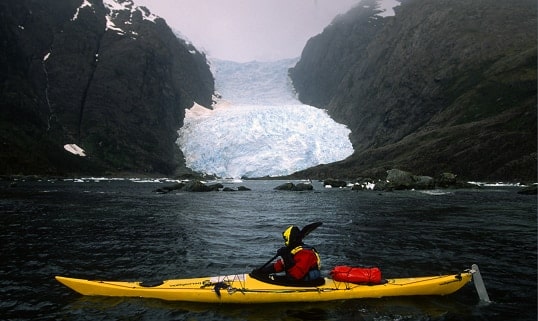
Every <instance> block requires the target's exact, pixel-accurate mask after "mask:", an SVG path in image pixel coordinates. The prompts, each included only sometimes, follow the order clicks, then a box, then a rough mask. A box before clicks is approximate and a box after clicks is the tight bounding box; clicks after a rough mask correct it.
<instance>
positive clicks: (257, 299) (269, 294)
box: [56, 270, 473, 304]
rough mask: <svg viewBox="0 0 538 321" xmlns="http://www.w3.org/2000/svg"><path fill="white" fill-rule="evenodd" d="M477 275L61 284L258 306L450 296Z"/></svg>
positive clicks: (89, 291)
mask: <svg viewBox="0 0 538 321" xmlns="http://www.w3.org/2000/svg"><path fill="white" fill-rule="evenodd" d="M472 274H473V270H468V271H465V272H462V273H458V274H450V275H440V276H425V277H412V278H394V279H387V280H386V283H383V284H377V285H361V284H354V283H347V282H339V281H335V280H333V279H330V278H325V284H324V285H321V286H310V287H306V286H305V287H300V286H299V287H298V286H282V285H275V284H269V283H266V282H262V281H259V280H257V279H255V278H253V277H251V276H250V275H248V274H235V275H226V276H215V277H204V278H189V279H176V280H166V281H163V282H162V283H161V284H159V285H155V286H144V283H143V282H119V281H93V280H84V279H76V278H68V277H62V276H56V280H58V281H59V282H60V283H62V284H64V285H65V286H67V287H69V288H71V289H72V290H74V291H76V292H78V293H80V294H83V295H99V296H121V297H142V298H155V299H162V300H169V301H186V302H204V303H239V304H257V303H274V302H315V301H333V300H348V299H361V298H381V297H390V296H419V295H447V294H451V293H454V292H456V291H458V290H459V289H460V288H462V287H463V286H464V285H465V284H467V283H469V282H470V281H471V280H472Z"/></svg>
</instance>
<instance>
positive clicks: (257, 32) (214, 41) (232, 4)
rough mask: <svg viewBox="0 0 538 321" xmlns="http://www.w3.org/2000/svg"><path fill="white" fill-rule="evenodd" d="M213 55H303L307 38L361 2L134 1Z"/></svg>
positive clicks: (267, 57)
mask: <svg viewBox="0 0 538 321" xmlns="http://www.w3.org/2000/svg"><path fill="white" fill-rule="evenodd" d="M134 2H135V4H137V5H139V6H145V7H147V8H149V10H150V11H151V12H152V13H153V14H155V15H157V16H160V17H162V18H164V19H165V20H166V22H167V23H168V25H169V26H170V27H172V28H173V29H174V30H177V31H179V32H181V33H182V34H183V35H184V36H185V37H186V38H187V40H189V41H191V42H192V43H193V44H194V46H196V48H198V49H199V50H202V51H204V52H206V54H207V55H208V56H209V57H210V58H219V59H225V60H232V61H238V62H246V61H252V60H258V61H272V60H278V59H283V58H295V57H299V56H300V55H301V51H302V49H303V47H304V45H305V44H306V41H307V40H308V39H309V38H311V37H313V36H315V35H317V34H319V33H320V32H321V31H323V28H325V27H326V26H327V25H329V24H330V22H331V21H332V20H333V18H334V17H335V16H336V15H338V14H342V13H345V12H347V11H348V10H349V9H350V8H352V7H353V6H354V5H356V4H358V3H359V2H360V0H134Z"/></svg>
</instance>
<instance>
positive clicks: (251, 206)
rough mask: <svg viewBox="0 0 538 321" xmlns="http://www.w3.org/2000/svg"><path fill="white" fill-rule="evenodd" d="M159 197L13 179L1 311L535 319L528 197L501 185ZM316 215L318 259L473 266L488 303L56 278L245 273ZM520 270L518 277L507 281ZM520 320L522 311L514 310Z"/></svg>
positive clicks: (401, 269) (466, 296)
mask: <svg viewBox="0 0 538 321" xmlns="http://www.w3.org/2000/svg"><path fill="white" fill-rule="evenodd" d="M280 183H281V182H275V181H245V182H241V183H239V184H240V185H245V186H247V187H249V188H251V189H252V190H251V191H248V192H210V193H176V194H165V195H161V194H155V193H152V192H151V191H152V190H153V189H155V188H156V187H158V186H162V184H159V183H150V182H148V183H140V182H132V181H99V182H85V183H77V182H60V181H56V182H28V183H24V182H19V183H18V184H17V185H16V186H14V187H8V186H7V184H6V183H3V184H4V185H3V186H2V187H1V188H0V212H1V216H0V242H1V244H2V245H1V251H0V254H1V257H2V263H0V272H1V275H2V278H1V279H0V282H1V283H0V285H1V287H0V295H1V297H2V300H1V301H0V313H1V315H2V316H3V318H5V319H12V320H16V319H19V320H25V319H48V320H58V319H61V320H96V319H102V320H111V319H136V320H236V319H237V320H508V319H514V318H517V319H518V320H535V318H536V198H535V197H529V196H521V195H518V194H517V193H516V189H514V188H510V187H501V188H499V187H495V189H493V188H489V189H488V188H484V189H480V190H451V191H447V192H446V193H443V192H436V193H420V192H413V191H406V192H393V193H378V192H372V191H368V192H355V191H350V190H339V189H331V190H325V189H323V188H322V187H321V185H320V184H319V183H317V182H315V184H316V185H315V190H314V191H313V192H284V191H274V190H273V187H275V186H277V185H279V184H280ZM315 221H322V222H324V225H323V226H321V227H319V228H318V229H317V230H316V231H314V232H313V233H311V234H310V235H309V236H308V239H307V242H308V243H309V244H311V245H313V246H315V247H316V248H317V249H318V251H319V252H320V253H321V255H322V269H323V272H324V273H327V272H328V271H329V270H330V269H331V268H332V267H333V266H335V265H341V264H349V265H375V266H379V267H380V268H381V269H382V271H383V274H384V276H385V277H398V276H402V277H404V276H419V275H431V274H444V273H451V272H458V271H461V270H463V269H466V268H470V266H471V264H472V263H478V264H479V265H480V268H481V271H482V275H483V277H484V280H485V282H486V286H487V288H488V292H489V295H490V297H491V299H492V300H493V301H494V303H493V304H490V305H487V306H483V305H480V304H479V302H478V296H477V294H476V292H475V290H474V288H473V287H472V286H471V285H469V286H467V287H465V288H464V289H462V290H461V291H460V292H458V293H456V294H454V295H450V296H448V297H422V298H384V299H377V300H351V301H338V302H328V303H305V304H271V305H263V306H240V307H238V306H226V305H204V304H192V303H181V302H165V301H159V300H147V299H126V298H99V297H83V296H80V295H78V294H76V293H74V292H72V291H71V290H69V289H67V288H65V287H63V286H61V285H60V284H58V283H57V282H56V281H54V278H53V277H54V275H66V276H73V277H82V278H90V279H110V280H157V279H171V278H180V277H197V276H209V275H224V274H233V273H239V272H248V271H250V270H252V269H253V268H255V267H258V266H260V265H261V264H263V263H265V262H266V261H267V260H268V258H270V257H272V256H273V255H274V253H275V250H276V249H278V248H279V247H280V246H282V244H281V242H282V240H281V234H280V233H281V232H282V230H283V229H285V228H286V227H287V226H288V225H289V224H298V225H300V226H304V225H305V224H308V223H311V222H315ZM516 275H517V277H515V276H516ZM516 316H517V317H516Z"/></svg>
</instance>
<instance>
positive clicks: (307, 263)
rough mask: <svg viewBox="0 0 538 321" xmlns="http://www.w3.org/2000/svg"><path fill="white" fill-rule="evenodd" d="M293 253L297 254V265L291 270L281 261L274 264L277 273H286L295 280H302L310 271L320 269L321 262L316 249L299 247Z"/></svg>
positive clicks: (294, 257) (295, 257)
mask: <svg viewBox="0 0 538 321" xmlns="http://www.w3.org/2000/svg"><path fill="white" fill-rule="evenodd" d="M291 253H292V254H293V253H295V254H294V255H293V260H294V261H295V264H294V265H293V266H292V267H291V268H286V267H285V266H284V261H283V260H282V259H279V260H278V261H276V262H275V264H274V268H275V271H276V272H277V273H278V272H282V271H286V274H287V275H289V276H291V277H293V278H294V279H296V280H302V279H303V278H304V277H305V276H306V275H307V274H308V272H309V271H310V270H312V269H319V264H320V260H319V256H318V255H317V253H316V252H315V250H314V249H310V248H303V247H297V248H295V249H293V250H292V251H291Z"/></svg>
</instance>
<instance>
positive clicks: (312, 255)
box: [261, 225, 321, 281]
mask: <svg viewBox="0 0 538 321" xmlns="http://www.w3.org/2000/svg"><path fill="white" fill-rule="evenodd" d="M301 234H302V233H301V231H300V230H299V228H298V227H297V226H295V225H292V226H289V227H288V228H287V229H286V230H285V231H284V232H283V233H282V237H283V238H284V244H285V246H284V247H281V248H280V249H279V250H278V251H277V255H279V256H280V257H281V259H279V260H277V261H276V262H275V263H274V264H271V265H268V266H266V267H264V268H263V269H262V271H261V272H262V273H264V274H271V273H279V272H286V276H287V277H288V278H289V279H290V280H293V281H312V280H315V279H318V278H320V277H321V273H320V266H321V260H320V256H319V254H318V252H317V251H316V250H315V249H314V248H313V247H310V246H308V245H305V244H304V243H303V240H302V235H301Z"/></svg>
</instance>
